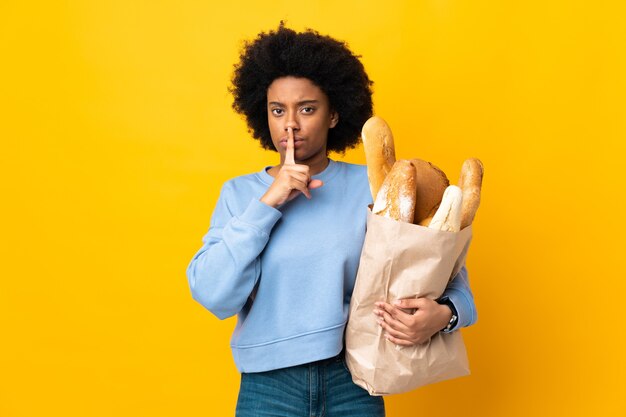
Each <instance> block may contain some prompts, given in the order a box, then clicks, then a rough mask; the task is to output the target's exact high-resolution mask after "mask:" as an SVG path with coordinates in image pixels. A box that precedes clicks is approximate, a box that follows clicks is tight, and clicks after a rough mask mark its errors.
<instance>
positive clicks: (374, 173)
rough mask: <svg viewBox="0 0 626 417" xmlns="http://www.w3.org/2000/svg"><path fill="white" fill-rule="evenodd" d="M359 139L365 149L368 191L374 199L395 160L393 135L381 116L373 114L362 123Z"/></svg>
mask: <svg viewBox="0 0 626 417" xmlns="http://www.w3.org/2000/svg"><path fill="white" fill-rule="evenodd" d="M361 139H362V140H363V148H364V149H365V160H366V162H367V177H368V179H369V183H370V191H371V193H372V199H376V197H377V195H378V190H379V189H380V187H381V185H382V184H383V182H384V181H385V178H386V177H387V174H389V172H390V171H391V168H392V167H393V164H394V162H396V151H395V147H394V144H393V135H392V134H391V129H390V128H389V126H388V125H387V123H385V121H384V120H383V119H382V118H380V117H378V116H374V117H370V118H369V119H368V120H367V121H366V122H365V124H364V125H363V128H362V129H361Z"/></svg>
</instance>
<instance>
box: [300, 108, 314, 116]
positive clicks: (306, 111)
mask: <svg viewBox="0 0 626 417" xmlns="http://www.w3.org/2000/svg"><path fill="white" fill-rule="evenodd" d="M314 111H315V107H303V108H302V113H304V114H311V113H313V112H314Z"/></svg>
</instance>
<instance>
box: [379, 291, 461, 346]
mask: <svg viewBox="0 0 626 417" xmlns="http://www.w3.org/2000/svg"><path fill="white" fill-rule="evenodd" d="M375 305H376V307H377V308H376V309H374V314H376V315H377V316H378V324H379V325H380V326H381V327H382V328H383V329H384V330H385V337H386V338H387V339H388V340H389V341H390V342H393V343H395V344H396V345H401V346H412V345H419V344H421V343H425V342H427V341H428V340H429V339H430V338H431V337H432V336H433V335H434V334H435V333H437V332H438V331H440V330H442V329H443V328H444V327H446V325H447V324H448V322H449V321H450V318H451V317H452V311H450V307H448V306H447V305H445V304H439V303H438V302H436V301H435V300H431V299H430V298H406V299H403V300H398V301H396V302H394V305H391V304H388V303H385V302H377V303H375ZM413 309H414V310H415V312H414V313H413V314H410V313H408V312H406V311H403V310H413Z"/></svg>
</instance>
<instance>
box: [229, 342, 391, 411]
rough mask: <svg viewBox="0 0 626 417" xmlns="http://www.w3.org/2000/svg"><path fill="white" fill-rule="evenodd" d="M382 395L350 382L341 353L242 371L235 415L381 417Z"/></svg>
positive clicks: (383, 408)
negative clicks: (314, 359)
mask: <svg viewBox="0 0 626 417" xmlns="http://www.w3.org/2000/svg"><path fill="white" fill-rule="evenodd" d="M384 415H385V405H384V402H383V397H373V396H370V395H369V394H368V392H367V391H366V390H364V389H363V388H361V387H359V386H358V385H356V384H355V383H354V382H352V376H351V375H350V372H349V371H348V368H347V367H346V363H345V360H344V358H343V354H340V355H339V356H336V357H334V358H330V359H325V360H321V361H317V362H311V363H307V364H304V365H298V366H292V367H289V368H283V369H276V370H273V371H268V372H258V373H243V374H241V386H240V388H239V398H238V400H237V414H236V416H237V417H261V416H280V417H383V416H384Z"/></svg>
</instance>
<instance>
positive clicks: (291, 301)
mask: <svg viewBox="0 0 626 417" xmlns="http://www.w3.org/2000/svg"><path fill="white" fill-rule="evenodd" d="M267 168H269V167H266V168H264V169H263V170H262V171H261V172H258V173H255V174H249V175H243V176H240V177H237V178H234V179H232V180H229V181H227V182H226V183H225V184H224V185H223V187H222V190H221V193H220V196H219V199H218V201H217V205H216V207H215V210H214V212H213V216H212V217H211V224H210V227H209V230H208V233H207V234H206V235H205V236H204V238H203V243H204V244H203V246H202V248H201V249H200V250H199V251H198V252H197V253H196V254H195V256H194V257H193V259H192V260H191V263H190V264H189V266H188V268H187V277H188V280H189V286H190V288H191V294H192V296H193V298H194V300H196V301H198V302H199V303H200V304H202V305H203V306H204V307H205V308H207V309H208V310H209V311H211V312H212V313H213V314H215V315H216V316H217V317H219V318H220V319H224V318H227V317H230V316H233V315H235V314H237V315H238V320H237V325H236V327H235V331H234V333H233V335H232V339H231V348H232V352H233V356H234V359H235V364H236V366H237V369H238V370H239V372H263V371H268V370H273V369H279V368H284V367H288V366H294V365H299V364H303V363H308V362H312V361H316V360H321V359H326V358H330V357H332V356H334V355H337V354H338V353H339V352H340V351H341V349H342V347H343V335H344V329H345V326H346V323H347V319H348V312H349V308H350V297H351V295H352V290H353V288H354V281H355V278H356V273H357V268H358V265H359V258H360V254H361V249H362V247H363V242H364V238H365V226H366V219H367V206H368V204H371V203H372V198H371V194H370V189H369V183H368V180H367V168H366V166H364V165H355V164H348V163H344V162H336V161H333V160H330V161H329V164H328V166H327V167H326V169H325V170H324V171H322V172H321V173H319V174H318V175H313V176H312V178H314V179H320V180H322V181H323V182H324V185H323V186H322V187H320V188H317V189H314V190H311V196H312V198H311V200H308V199H307V198H306V197H305V196H304V195H299V196H298V197H296V198H295V199H294V200H292V201H290V202H288V203H286V204H284V205H283V206H281V207H280V208H279V209H276V208H273V207H270V206H268V205H266V204H265V203H262V202H261V201H260V198H261V197H262V196H263V194H265V192H266V191H267V189H268V187H269V186H270V185H271V184H272V182H273V181H274V178H273V177H272V176H271V175H269V174H268V173H267V171H266V169H267ZM444 297H447V298H449V300H450V301H452V303H453V304H454V307H455V308H456V310H457V315H458V317H459V319H458V322H457V325H456V326H455V328H453V329H452V330H455V329H458V328H459V327H464V326H468V325H470V324H473V323H474V322H475V321H476V310H475V306H474V300H473V296H472V292H471V290H470V288H469V283H468V279H467V270H466V269H465V267H463V269H462V270H461V272H459V274H458V275H457V276H456V277H455V279H454V280H452V281H451V283H450V284H449V285H448V288H447V289H446V291H445V292H444ZM442 298H443V297H442ZM373 319H374V318H373Z"/></svg>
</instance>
